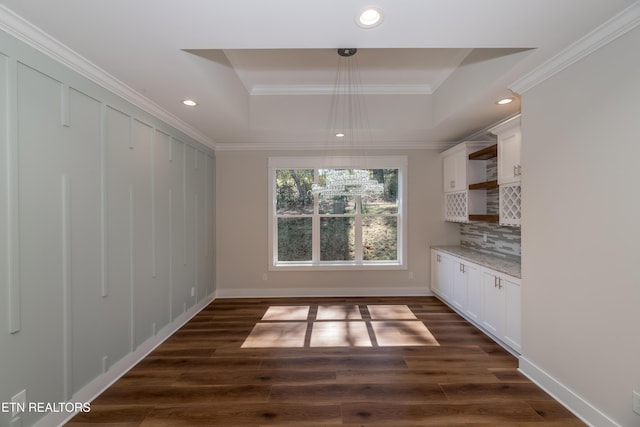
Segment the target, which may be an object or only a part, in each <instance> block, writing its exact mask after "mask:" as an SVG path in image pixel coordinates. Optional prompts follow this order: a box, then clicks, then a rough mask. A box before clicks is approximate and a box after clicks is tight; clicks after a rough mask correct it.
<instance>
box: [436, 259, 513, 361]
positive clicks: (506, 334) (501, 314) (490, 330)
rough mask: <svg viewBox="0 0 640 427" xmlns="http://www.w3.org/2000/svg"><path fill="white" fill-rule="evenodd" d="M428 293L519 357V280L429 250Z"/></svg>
mask: <svg viewBox="0 0 640 427" xmlns="http://www.w3.org/2000/svg"><path fill="white" fill-rule="evenodd" d="M431 290H432V291H433V292H434V293H435V294H436V295H437V296H438V297H439V298H440V299H442V300H443V301H444V302H445V303H447V304H448V305H449V306H450V307H451V308H453V309H454V310H455V311H456V312H458V314H460V315H462V316H463V317H465V318H466V319H467V320H469V321H470V322H472V323H473V324H474V325H476V326H477V327H479V328H480V329H481V330H482V331H484V332H485V333H487V334H488V335H489V336H491V337H492V338H493V339H494V340H496V341H497V342H498V343H499V344H501V345H503V346H506V347H507V349H508V350H510V351H512V352H515V353H518V354H520V352H521V335H520V333H521V332H520V331H521V309H520V308H521V301H520V279H519V278H517V277H512V276H509V275H506V274H503V273H500V272H497V271H495V270H492V269H490V268H487V267H484V266H481V265H477V264H474V263H471V262H469V261H466V260H463V259H460V258H457V257H455V256H453V255H450V254H447V253H444V252H441V251H438V250H435V249H432V250H431Z"/></svg>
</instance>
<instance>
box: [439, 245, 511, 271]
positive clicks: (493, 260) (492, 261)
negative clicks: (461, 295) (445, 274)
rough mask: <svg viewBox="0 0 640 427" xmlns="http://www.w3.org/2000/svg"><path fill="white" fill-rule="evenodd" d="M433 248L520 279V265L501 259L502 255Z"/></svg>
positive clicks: (454, 247)
mask: <svg viewBox="0 0 640 427" xmlns="http://www.w3.org/2000/svg"><path fill="white" fill-rule="evenodd" d="M431 248H432V249H436V250H438V251H442V252H446V253H448V254H451V255H453V256H456V257H458V258H462V259H464V260H466V261H469V262H472V263H474V264H478V265H481V266H483V267H487V268H490V269H492V270H496V271H499V272H500V273H504V274H508V275H509V276H513V277H517V278H520V263H519V262H517V261H512V260H510V259H507V258H504V257H501V256H500V255H497V254H495V255H494V254H489V253H486V252H480V251H477V250H475V249H470V248H466V247H464V246H432V247H431Z"/></svg>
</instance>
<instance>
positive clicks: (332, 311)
mask: <svg viewBox="0 0 640 427" xmlns="http://www.w3.org/2000/svg"><path fill="white" fill-rule="evenodd" d="M348 319H362V314H360V307H358V306H357V305H319V306H318V314H317V315H316V320H348Z"/></svg>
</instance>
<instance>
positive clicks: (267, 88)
mask: <svg viewBox="0 0 640 427" xmlns="http://www.w3.org/2000/svg"><path fill="white" fill-rule="evenodd" d="M335 94H339V95H347V94H349V95H431V94H433V88H432V87H431V85H420V84H415V85H408V84H407V85H402V84H397V85H362V86H358V87H357V88H353V87H351V86H339V87H337V88H336V87H335V86H331V85H256V86H253V87H252V88H251V95H335Z"/></svg>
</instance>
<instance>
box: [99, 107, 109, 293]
mask: <svg viewBox="0 0 640 427" xmlns="http://www.w3.org/2000/svg"><path fill="white" fill-rule="evenodd" d="M106 123H107V105H106V104H105V103H100V204H101V206H100V236H101V252H102V253H101V272H100V273H101V274H100V277H101V279H100V282H101V294H100V296H102V297H103V298H106V297H108V296H109V275H108V267H107V266H108V261H109V260H108V248H107V236H108V232H109V229H108V226H107V224H108V221H107V147H106V144H107V134H106V132H107V129H106V126H107V125H106Z"/></svg>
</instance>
